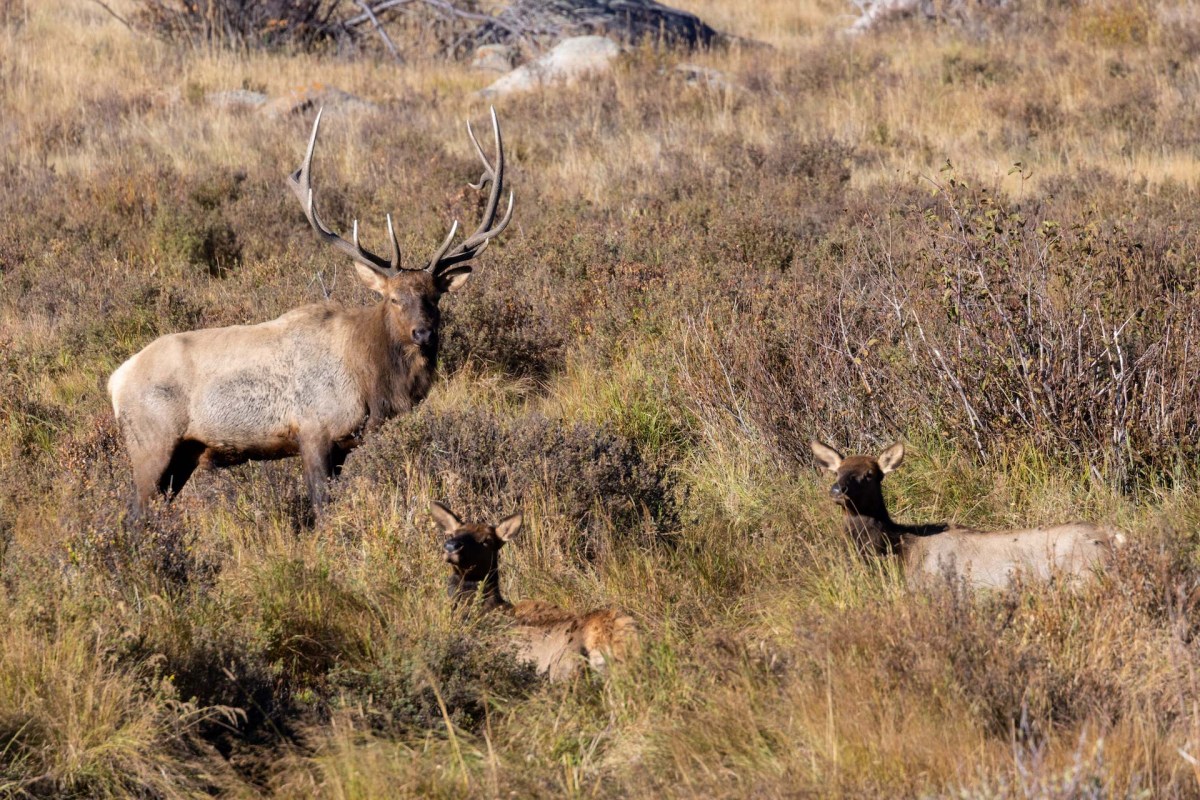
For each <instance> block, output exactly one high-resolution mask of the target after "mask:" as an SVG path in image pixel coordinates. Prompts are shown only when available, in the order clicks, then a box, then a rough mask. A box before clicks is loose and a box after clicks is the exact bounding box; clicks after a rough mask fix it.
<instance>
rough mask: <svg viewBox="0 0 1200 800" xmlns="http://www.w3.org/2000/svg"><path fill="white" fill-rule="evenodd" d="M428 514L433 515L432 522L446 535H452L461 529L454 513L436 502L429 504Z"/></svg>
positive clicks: (459, 521)
mask: <svg viewBox="0 0 1200 800" xmlns="http://www.w3.org/2000/svg"><path fill="white" fill-rule="evenodd" d="M429 513H430V514H432V515H433V519H434V521H435V522H436V523H437V524H438V525H440V526H441V528H442V530H443V531H445V532H446V533H454V532H455V531H456V530H458V529H459V528H461V527H462V520H461V519H459V518H458V517H456V516H455V515H454V512H453V511H451V510H450V509H448V508H446V507H445V506H444V505H442V504H441V503H438V502H436V501H435V502H433V503H430V504H429Z"/></svg>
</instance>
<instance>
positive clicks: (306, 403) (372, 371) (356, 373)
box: [108, 109, 513, 513]
mask: <svg viewBox="0 0 1200 800" xmlns="http://www.w3.org/2000/svg"><path fill="white" fill-rule="evenodd" d="M320 127H321V114H320V113H318V114H317V118H316V121H315V122H314V123H313V129H312V136H311V138H310V139H309V142H308V151H307V153H306V154H305V156H304V161H303V163H302V164H301V165H300V168H299V169H298V170H296V171H295V172H294V173H292V175H291V176H290V177H289V179H288V183H289V185H290V186H291V189H292V191H293V192H295V194H296V196H297V197H298V198H299V199H300V203H301V204H302V205H303V207H304V213H305V215H306V216H307V217H308V222H309V224H310V225H312V227H313V229H314V230H315V231H316V232H317V235H318V236H319V237H320V238H321V239H322V240H323V241H325V242H327V243H329V244H331V245H332V246H333V247H334V249H336V250H337V251H338V252H339V253H342V254H343V255H347V256H349V257H350V258H351V259H352V260H353V262H354V267H355V270H356V272H357V274H358V277H359V279H360V280H361V281H362V282H363V283H364V284H365V285H366V286H367V287H368V288H369V289H371V290H372V291H374V292H375V293H376V294H378V295H379V296H380V298H381V299H380V301H379V303H377V304H375V305H373V306H367V307H361V308H346V307H344V306H342V305H340V304H338V303H334V302H326V303H315V304H313V305H307V306H303V307H301V308H297V309H295V310H293V311H290V312H288V313H286V314H284V315H283V316H281V317H279V318H278V319H274V320H271V321H270V322H263V323H260V324H258V325H235V326H233V327H229V328H210V329H206V330H198V331H189V332H185V333H173V334H168V335H165V336H162V337H160V338H158V339H156V340H154V341H153V342H151V343H150V344H149V345H147V346H146V347H145V348H144V349H143V350H142V351H141V352H139V353H137V354H136V355H134V356H133V357H132V358H130V359H129V360H128V361H126V362H125V363H124V364H122V365H121V366H120V367H119V368H118V369H117V370H116V371H115V372H114V373H113V374H112V377H111V378H110V379H109V381H108V391H109V395H110V396H111V397H112V404H113V412H114V413H115V415H116V418H117V422H118V424H119V426H120V428H121V431H122V434H123V436H124V439H125V444H126V447H127V449H128V450H129V457H130V460H131V461H132V463H133V480H134V485H135V490H136V493H135V506H134V507H135V511H137V512H139V513H140V512H141V511H142V510H143V509H144V508H145V505H146V503H147V502H148V501H149V500H150V499H151V498H152V497H153V496H154V495H155V494H156V493H158V494H162V495H164V496H166V497H168V498H170V497H171V496H173V495H174V494H177V493H178V492H179V490H180V489H182V488H183V486H184V484H185V483H186V482H187V480H188V478H189V477H190V476H191V474H192V472H193V471H194V470H195V469H196V468H197V467H200V466H228V465H233V464H240V463H242V462H245V461H250V460H266V459H276V458H285V457H287V456H294V455H299V456H300V458H301V460H302V461H303V465H304V479H305V484H306V485H307V488H308V495H309V500H310V502H311V504H312V506H313V509H314V511H319V510H320V508H321V507H322V505H323V504H324V503H325V501H326V498H327V492H328V482H329V480H330V479H331V478H333V477H334V476H336V475H337V473H338V472H339V470H340V469H341V465H342V462H343V461H344V460H345V458H346V455H347V453H349V451H350V450H351V449H352V448H354V447H355V446H357V445H358V444H359V443H360V442H361V441H362V437H363V434H364V433H366V432H367V431H370V430H372V429H373V428H376V427H377V426H379V425H380V424H382V423H383V422H384V421H386V420H387V419H389V418H391V417H394V416H396V415H397V414H401V413H404V412H406V411H409V410H411V409H412V408H413V407H414V406H416V405H417V404H418V403H420V402H421V401H422V400H423V399H424V398H425V395H426V394H427V393H428V392H429V388H430V384H431V383H432V381H433V377H434V373H435V370H436V367H437V354H438V332H439V331H438V329H439V323H440V315H439V311H438V301H439V300H440V299H441V297H442V295H443V294H445V293H446V292H449V291H452V290H454V289H457V288H458V287H460V286H461V285H462V284H463V283H464V282H465V281H466V279H467V277H468V276H469V275H470V274H471V267H470V266H468V265H467V263H466V262H468V261H470V260H471V259H473V258H475V257H476V256H478V255H479V254H480V253H481V252H482V251H483V249H484V248H485V247H487V245H488V243H489V242H490V241H491V240H492V239H493V238H495V237H496V236H498V235H499V234H500V232H501V231H503V230H504V229H505V227H506V226H507V225H508V223H509V221H510V220H511V219H512V212H513V195H512V193H511V192H510V193H509V196H508V209H507V211H506V212H505V213H504V216H503V217H501V218H500V220H499V222H497V210H498V208H499V203H500V199H501V195H502V194H503V191H504V146H503V142H502V141H501V138H500V125H499V122H498V121H497V119H496V112H495V109H493V110H492V130H493V133H494V134H495V146H496V162H495V164H494V165H493V164H492V163H491V162H490V161H489V160H488V158H487V156H486V155H485V154H484V151H483V148H482V147H480V145H479V142H478V140H476V138H475V134H474V132H473V131H472V130H471V126H470V124H469V123H468V125H467V133H468V135H469V137H470V139H471V143H472V144H473V145H474V147H475V152H476V153H477V154H478V156H479V158H480V160H481V161H482V162H483V176H482V177H481V178H480V181H479V183H478V184H472V188H475V189H482V188H483V187H484V185H486V184H487V183H489V182H490V183H491V191H490V193H489V195H488V199H487V204H486V206H485V207H484V212H483V219H482V221H481V222H480V224H479V227H478V228H477V229H476V230H475V232H474V233H473V234H471V235H470V236H469V237H467V238H466V239H465V240H463V241H462V242H460V243H459V244H458V245H457V246H455V247H454V248H453V249H451V245H452V244H453V243H454V238H455V233H456V232H457V230H458V222H457V221H456V222H455V223H454V224H453V225H452V226H451V227H450V233H449V235H448V236H446V239H445V241H444V242H442V245H441V247H439V248H438V250H437V252H436V253H434V254H433V257H432V258H431V259H430V260H429V263H428V264H426V265H425V266H424V267H419V268H407V267H403V266H401V264H400V247H399V244H398V243H397V241H396V234H395V231H394V230H393V228H392V218H391V215H388V217H387V229H388V237H389V238H390V240H391V257H390V258H389V259H384V258H382V257H380V256H378V255H375V254H374V253H371V252H369V251H367V250H366V249H364V248H363V247H362V246H361V245H360V244H359V242H358V221H357V220H355V222H354V232H353V234H352V237H351V240H350V241H347V240H345V239H343V238H342V237H340V236H338V235H337V234H336V233H334V232H333V231H331V230H330V229H329V228H327V227H326V226H325V224H324V223H323V222H322V221H321V218H320V216H319V214H318V213H317V205H316V200H315V195H314V192H313V188H312V185H311V183H310V180H311V170H312V160H313V152H314V151H315V150H316V147H317V134H318V133H319V131H320Z"/></svg>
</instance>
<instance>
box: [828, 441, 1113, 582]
mask: <svg viewBox="0 0 1200 800" xmlns="http://www.w3.org/2000/svg"><path fill="white" fill-rule="evenodd" d="M812 450H813V453H814V455H815V456H816V457H817V461H818V462H819V463H820V464H821V465H822V466H823V467H825V468H826V469H828V470H829V471H831V472H833V473H835V474H836V476H837V478H836V480H835V481H834V484H833V486H832V487H831V488H830V490H829V493H830V496H831V497H833V499H834V500H835V501H836V502H837V503H839V504H840V505H841V506H842V510H843V514H844V519H845V530H846V535H847V536H848V537H849V538H850V540H851V541H852V542H854V544H855V546H856V547H857V548H858V550H859V552H860V553H861V554H862V555H863V556H864V557H871V556H891V555H894V556H896V557H898V558H899V559H900V563H901V564H902V565H903V567H904V572H905V574H906V575H907V576H908V578H909V580H910V581H913V582H917V583H919V582H921V581H927V580H930V579H933V578H936V577H939V576H942V575H945V574H947V573H949V574H951V575H953V576H955V577H958V578H961V579H964V580H966V581H967V582H968V583H969V584H971V585H973V586H978V587H999V586H1004V585H1006V584H1007V583H1008V582H1009V580H1011V578H1012V577H1013V575H1014V574H1015V573H1017V572H1022V573H1023V574H1026V575H1029V576H1032V577H1036V578H1039V579H1043V580H1045V579H1050V578H1053V577H1056V576H1076V577H1081V578H1086V577H1088V576H1091V575H1092V574H1093V573H1094V571H1095V569H1096V568H1097V567H1099V566H1102V565H1103V564H1105V563H1107V562H1108V560H1109V559H1110V558H1111V555H1112V552H1113V549H1114V548H1115V547H1118V546H1120V545H1121V544H1123V543H1124V541H1125V537H1124V536H1123V535H1122V534H1120V533H1118V532H1116V531H1113V530H1111V529H1109V528H1105V527H1101V526H1098V525H1094V524H1092V523H1089V522H1071V523H1067V524H1064V525H1054V526H1050V527H1044V528H1022V529H1014V530H1004V531H979V530H974V529H972V528H963V527H960V526H958V525H955V524H953V523H935V524H929V525H902V524H899V523H896V522H893V521H892V518H891V516H890V515H889V514H888V511H887V506H886V504H885V503H884V499H883V488H882V483H883V477H884V476H885V475H886V474H887V473H889V472H891V471H893V470H895V469H896V468H897V467H899V466H900V463H901V461H902V460H903V459H904V445H902V444H894V445H892V446H891V447H889V448H888V449H886V450H884V451H883V452H882V453H881V454H880V455H879V457H878V458H871V457H870V456H850V457H848V458H843V457H842V455H841V454H840V453H839V452H837V451H836V450H834V449H833V448H832V447H830V446H828V445H825V444H821V443H819V442H813V443H812Z"/></svg>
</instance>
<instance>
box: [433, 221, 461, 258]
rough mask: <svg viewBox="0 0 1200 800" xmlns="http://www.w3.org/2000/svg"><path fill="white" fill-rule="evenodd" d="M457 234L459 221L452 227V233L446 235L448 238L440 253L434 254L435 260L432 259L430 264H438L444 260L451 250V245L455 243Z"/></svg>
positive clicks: (443, 243) (440, 248)
mask: <svg viewBox="0 0 1200 800" xmlns="http://www.w3.org/2000/svg"><path fill="white" fill-rule="evenodd" d="M456 233H458V220H454V224H452V225H451V226H450V232H449V233H448V234H446V238H445V240H444V241H443V242H442V246H441V247H439V248H438V251H437V252H436V253H434V254H433V258H431V259H430V263H432V264H437V263H438V262H440V261H441V260H442V256H444V255H446V251H447V250H449V249H450V245H451V243H453V242H454V234H456Z"/></svg>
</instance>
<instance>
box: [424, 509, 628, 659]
mask: <svg viewBox="0 0 1200 800" xmlns="http://www.w3.org/2000/svg"><path fill="white" fill-rule="evenodd" d="M430 513H431V514H432V515H433V518H434V519H435V520H436V521H437V523H438V525H439V526H441V528H442V531H443V532H444V533H445V534H446V541H445V542H444V543H443V545H442V551H443V557H444V558H445V560H446V562H447V563H448V564H450V567H451V569H452V570H453V573H452V574H451V576H450V580H449V582H448V587H447V593H448V595H449V596H450V599H451V600H452V601H453V602H454V603H455V604H459V605H461V604H466V603H476V602H478V603H480V604H481V607H482V609H483V610H485V611H493V612H497V613H502V614H506V615H508V616H509V617H510V618H511V620H512V623H513V632H514V634H515V635H516V637H517V640H518V653H517V655H518V657H519V658H520V659H521V660H523V661H528V662H530V663H531V664H533V665H534V666H535V667H536V669H537V671H538V674H539V675H546V676H547V677H549V679H550V680H552V681H560V680H565V679H568V678H570V677H572V676H573V675H575V674H576V673H577V672H578V670H579V668H580V667H581V666H583V665H584V664H587V665H589V666H591V667H592V668H593V669H595V670H597V671H600V672H602V671H604V669H605V668H606V667H607V664H608V662H609V661H610V660H612V661H615V662H621V661H624V660H626V659H628V658H629V657H630V656H632V655H633V654H634V653H635V652H636V651H637V649H638V647H639V642H638V632H637V624H636V623H635V622H634V621H633V619H632V618H631V617H630V616H629V615H628V614H625V613H623V612H621V611H619V610H617V609H615V608H604V609H599V610H596V611H590V612H588V613H586V614H575V613H572V612H570V611H566V610H564V609H562V608H559V607H558V606H554V605H550V604H549V603H541V602H538V601H536V600H522V601H520V602H518V603H516V604H513V603H510V602H508V601H507V600H505V599H504V598H503V597H502V596H501V594H500V563H499V554H500V548H502V547H503V546H504V545H505V543H507V542H510V541H512V539H513V537H515V536H516V535H517V534H518V533H520V530H521V515H520V514H514V515H513V516H511V517H507V518H505V519H504V520H502V521H501V522H500V523H498V524H497V525H495V526H491V525H480V524H475V523H464V522H462V520H460V519H459V518H458V517H457V516H455V514H454V512H452V511H451V510H450V509H448V508H446V507H445V506H443V505H442V504H440V503H434V504H433V505H432V506H431V507H430Z"/></svg>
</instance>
